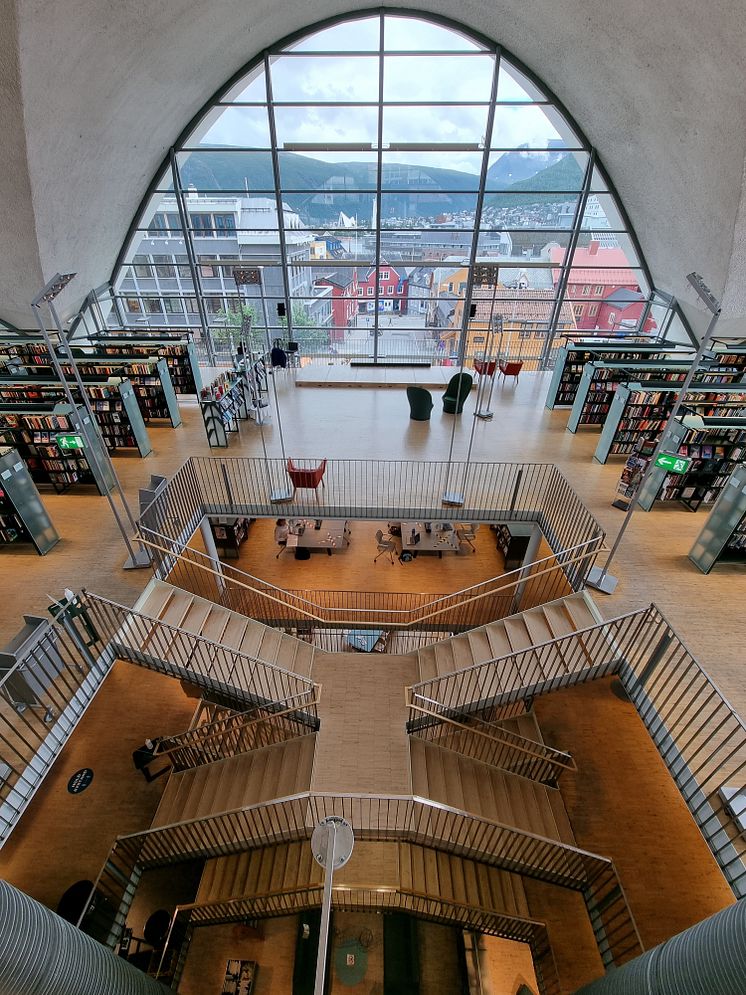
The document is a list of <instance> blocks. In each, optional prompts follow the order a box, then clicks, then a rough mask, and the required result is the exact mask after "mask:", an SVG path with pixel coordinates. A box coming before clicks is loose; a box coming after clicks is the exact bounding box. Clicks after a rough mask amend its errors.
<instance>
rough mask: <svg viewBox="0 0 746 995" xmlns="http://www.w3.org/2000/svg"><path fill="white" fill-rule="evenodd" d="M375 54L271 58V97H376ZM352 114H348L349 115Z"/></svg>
mask: <svg viewBox="0 0 746 995" xmlns="http://www.w3.org/2000/svg"><path fill="white" fill-rule="evenodd" d="M378 69H379V59H378V57H377V56H376V57H368V56H360V57H357V58H350V57H347V56H343V55H340V56H334V55H309V56H297V57H295V56H288V57H283V56H277V57H273V58H272V62H271V68H270V72H271V77H272V98H273V100H275V101H280V102H287V103H294V104H296V103H305V102H313V103H326V102H328V101H334V102H336V103H343V104H357V103H367V102H368V101H377V100H378ZM349 116H352V115H349Z"/></svg>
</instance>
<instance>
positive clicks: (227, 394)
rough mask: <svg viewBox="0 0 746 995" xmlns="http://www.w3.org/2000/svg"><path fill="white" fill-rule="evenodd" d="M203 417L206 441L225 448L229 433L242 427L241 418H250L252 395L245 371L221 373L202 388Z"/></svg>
mask: <svg viewBox="0 0 746 995" xmlns="http://www.w3.org/2000/svg"><path fill="white" fill-rule="evenodd" d="M199 407H200V411H201V412H202V420H203V422H204V424H205V433H206V434H207V444H208V445H209V446H210V448H211V449H225V448H226V447H227V446H228V436H229V435H232V434H234V433H236V432H238V430H239V424H238V423H239V422H240V421H248V419H249V411H251V410H253V399H252V394H251V388H250V387H249V384H248V381H247V378H246V375H245V374H243V373H239V374H227V373H222V374H221V375H220V376H219V377H218V378H217V379H216V380H214V381H213V382H212V383H211V384H210V386H209V387H204V388H203V389H202V391H201V392H200V400H199Z"/></svg>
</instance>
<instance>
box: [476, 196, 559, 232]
mask: <svg viewBox="0 0 746 995" xmlns="http://www.w3.org/2000/svg"><path fill="white" fill-rule="evenodd" d="M577 203H578V197H576V196H573V195H571V194H566V195H564V196H560V195H558V194H552V193H492V194H487V195H486V196H485V198H484V211H483V215H482V217H483V223H484V224H489V225H491V226H493V227H495V228H504V229H508V230H510V229H511V228H517V229H520V228H560V229H561V228H570V227H572V221H573V218H574V216H575V210H576V207H577Z"/></svg>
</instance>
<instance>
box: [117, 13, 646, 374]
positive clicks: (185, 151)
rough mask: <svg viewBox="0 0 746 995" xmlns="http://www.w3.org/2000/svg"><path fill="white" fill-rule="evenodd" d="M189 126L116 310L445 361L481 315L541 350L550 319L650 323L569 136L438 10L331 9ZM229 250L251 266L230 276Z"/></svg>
mask: <svg viewBox="0 0 746 995" xmlns="http://www.w3.org/2000/svg"><path fill="white" fill-rule="evenodd" d="M195 121H196V123H193V124H192V125H191V126H190V128H189V130H188V131H187V132H186V133H185V134H184V135H183V136H182V140H181V141H180V143H179V145H178V147H177V148H176V150H175V152H174V155H173V157H172V159H171V161H170V162H169V163H168V164H167V166H165V167H164V170H163V172H162V175H161V176H160V178H159V179H158V180H157V182H156V183H155V184H154V188H153V190H152V191H151V193H150V195H149V196H148V198H147V200H146V202H145V204H144V205H143V208H142V210H141V212H140V214H139V217H138V219H137V221H136V225H135V227H133V229H132V231H131V233H130V237H129V241H128V244H127V246H126V247H125V249H124V250H123V253H122V256H121V258H120V261H119V264H118V267H117V270H116V272H115V274H114V281H113V284H114V288H115V291H116V294H117V299H118V311H119V320H121V321H124V322H125V323H126V324H127V325H129V326H132V327H135V328H139V329H143V328H147V327H149V326H158V327H164V326H170V327H174V328H184V327H191V328H194V329H195V330H197V331H198V337H200V335H199V332H201V333H202V336H201V337H205V336H204V332H205V329H206V328H207V329H208V330H209V333H210V335H211V337H212V339H213V341H214V343H215V345H216V348H217V349H219V348H220V347H221V346H222V345H225V344H227V342H228V340H229V339H230V338H231V337H232V336H233V337H235V332H234V329H235V328H237V327H238V326H240V325H241V322H242V319H245V318H246V316H250V317H251V320H252V325H253V328H254V335H255V337H256V341H257V344H258V340H259V339H263V338H264V336H265V332H264V329H265V327H266V328H268V329H269V338H270V340H273V339H275V338H283V339H285V338H287V337H288V336H289V335H290V334H291V333H292V337H293V338H295V339H297V340H299V341H300V342H301V348H302V352H303V353H305V354H306V355H313V354H318V355H326V354H330V353H331V354H335V353H336V354H341V355H349V356H351V357H352V356H359V357H373V358H374V359H375V360H380V359H383V358H387V357H391V356H405V355H406V356H411V357H413V358H420V357H428V358H432V359H433V360H435V361H443V362H450V361H452V360H453V358H454V357H459V356H460V355H461V353H462V352H463V353H465V354H466V356H467V357H481V356H482V355H483V353H484V349H485V346H486V344H487V342H488V341H489V338H490V329H493V330H495V342H494V348H497V345H498V344H499V343H498V338H497V333H499V332H500V331H501V332H502V349H501V351H502V355H503V356H507V355H510V356H512V357H515V358H522V359H524V360H533V361H534V363H535V365H537V366H538V365H546V364H547V362H548V361H550V359H551V352H552V350H553V348H554V347H555V346H556V344H557V343H558V341H560V340H561V336H562V335H563V334H565V333H573V332H576V331H581V332H583V331H585V332H591V331H594V332H597V333H600V332H604V333H609V332H613V333H615V334H619V333H629V332H631V331H637V332H638V333H639V332H642V331H650V330H651V329H654V328H655V327H656V322H655V316H654V313H653V311H651V307H650V304H649V300H650V297H651V286H650V283H649V277H648V274H647V270H646V267H645V265H644V261H643V260H642V259H641V257H640V255H639V252H638V250H637V247H636V241H635V239H634V236H633V234H632V233H631V231H630V229H629V226H628V225H627V224H626V222H625V215H624V213H623V211H622V210H621V208H620V206H619V203H618V200H617V198H616V197H615V195H614V193H613V191H612V190H610V188H609V185H608V183H607V182H606V180H605V177H604V174H603V172H602V170H601V168H600V165H599V164H598V162H597V161H596V158H595V155H594V152H593V150H592V149H591V148H590V146H589V145H588V143H587V141H586V140H585V139H584V137H583V135H582V134H581V133H580V132H579V130H578V128H577V127H576V126H575V125H574V123H573V122H572V121H571V120H570V118H569V116H568V115H567V113H566V112H564V111H563V109H562V108H561V107H560V106H558V103H557V101H556V100H553V99H551V98H550V97H549V96H548V95H547V94H546V92H545V91H544V90H543V89H542V88H541V87H540V85H539V84H538V83H537V81H536V80H535V79H534V78H533V77H532V76H530V75H529V73H528V72H527V71H526V70H525V68H521V67H519V66H518V65H517V63H516V62H515V60H513V59H511V58H510V57H509V56H508V55H506V54H505V53H504V52H503V51H502V50H501V49H500V47H499V46H498V45H496V44H493V43H489V42H487V41H486V40H484V39H482V38H478V37H475V36H473V35H472V34H470V33H468V32H467V31H465V30H461V29H459V28H457V27H456V26H454V25H451V24H444V23H442V22H437V23H436V22H433V21H430V20H426V19H423V18H421V17H419V16H414V15H413V16H406V15H403V14H399V13H397V14H389V13H385V12H382V11H380V12H375V13H371V14H364V15H357V16H351V17H349V18H345V19H340V20H336V21H335V22H333V23H331V24H326V25H324V26H322V27H320V28H318V29H315V30H312V31H311V32H310V33H308V34H306V35H304V36H303V37H300V38H299V37H294V38H293V39H292V40H291V41H289V42H287V43H285V44H282V45H279V46H278V47H277V48H276V49H274V50H271V51H269V52H268V53H265V54H264V55H263V56H262V57H261V58H259V59H257V60H255V61H254V62H253V63H252V64H251V65H250V66H249V68H248V69H247V70H246V71H245V72H244V73H243V74H242V75H241V76H240V78H236V79H234V80H232V81H231V82H230V83H229V84H228V85H227V86H226V88H224V89H223V91H221V92H220V94H219V95H218V96H217V98H216V99H215V100H214V101H213V102H212V103H211V104H210V105H209V106H208V107H207V109H205V110H204V111H203V112H202V113H201V114H200V115H199V117H198V118H197V119H195ZM237 263H238V264H240V265H242V266H243V267H251V268H252V269H255V270H256V271H257V272H258V274H259V275H260V279H258V278H257V282H253V283H249V284H248V285H246V286H242V287H240V288H238V287H237V286H236V282H235V279H234V268H235V266H236V264H237ZM288 323H289V324H290V326H291V327H290V329H288ZM244 327H246V323H245V322H244Z"/></svg>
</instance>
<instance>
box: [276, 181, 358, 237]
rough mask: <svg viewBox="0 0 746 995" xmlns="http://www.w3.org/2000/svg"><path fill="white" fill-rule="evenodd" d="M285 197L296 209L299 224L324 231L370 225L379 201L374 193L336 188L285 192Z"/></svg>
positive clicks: (301, 226) (299, 225) (302, 226)
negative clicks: (316, 191) (347, 191)
mask: <svg viewBox="0 0 746 995" xmlns="http://www.w3.org/2000/svg"><path fill="white" fill-rule="evenodd" d="M283 199H284V201H285V202H286V203H289V204H291V205H292V206H293V207H294V208H296V214H297V219H298V220H297V225H298V227H300V228H323V229H324V230H325V231H326V230H329V228H342V229H345V228H355V227H358V228H366V227H369V226H371V224H372V222H371V219H372V217H373V214H374V212H375V209H376V207H375V205H376V203H377V201H376V195H375V193H373V192H370V193H354V194H353V193H341V192H338V191H335V190H329V191H319V192H318V193H314V192H309V193H307V194H303V193H300V194H286V195H284V196H283Z"/></svg>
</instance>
